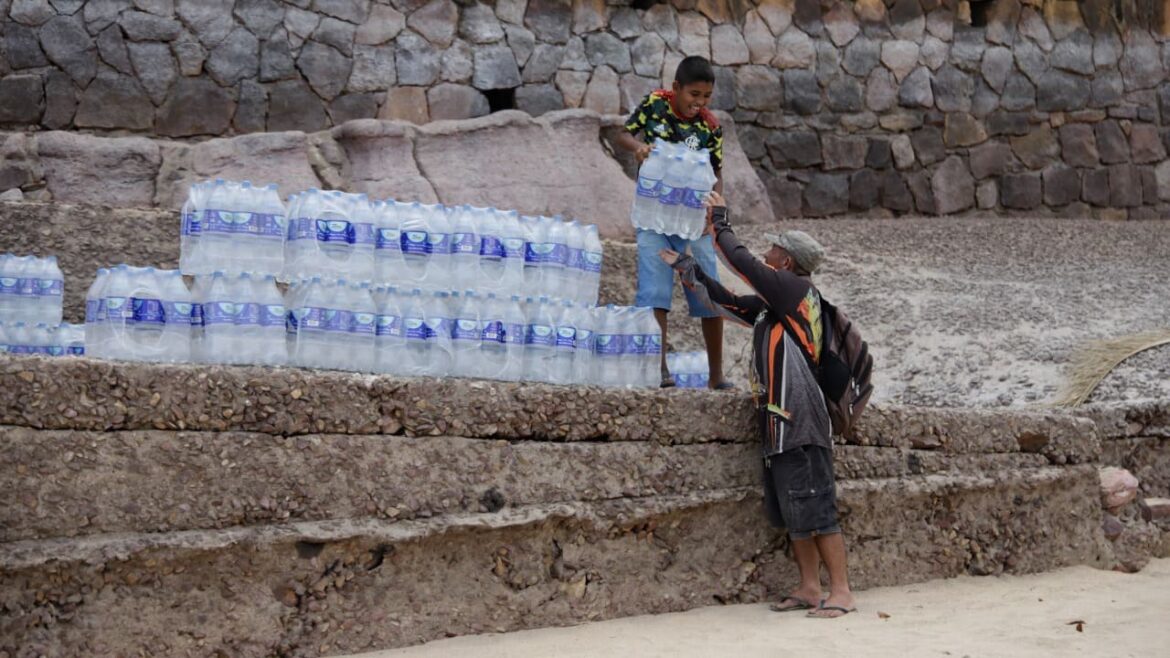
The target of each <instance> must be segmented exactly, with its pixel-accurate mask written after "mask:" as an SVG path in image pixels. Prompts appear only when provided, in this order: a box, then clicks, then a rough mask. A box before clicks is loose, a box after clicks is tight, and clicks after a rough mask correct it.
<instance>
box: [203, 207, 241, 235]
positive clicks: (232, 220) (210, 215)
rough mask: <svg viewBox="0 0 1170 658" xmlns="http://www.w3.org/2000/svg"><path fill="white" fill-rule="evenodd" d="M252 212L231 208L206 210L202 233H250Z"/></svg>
mask: <svg viewBox="0 0 1170 658" xmlns="http://www.w3.org/2000/svg"><path fill="white" fill-rule="evenodd" d="M251 226H252V213H250V212H233V211H231V210H212V209H208V210H204V211H203V221H202V222H200V227H199V230H200V232H202V233H226V234H236V233H250V232H251Z"/></svg>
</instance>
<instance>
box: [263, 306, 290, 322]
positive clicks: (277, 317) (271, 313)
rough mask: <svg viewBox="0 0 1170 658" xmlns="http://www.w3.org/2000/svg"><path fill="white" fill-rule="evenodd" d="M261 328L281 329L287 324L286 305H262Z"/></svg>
mask: <svg viewBox="0 0 1170 658" xmlns="http://www.w3.org/2000/svg"><path fill="white" fill-rule="evenodd" d="M259 307H260V319H259V324H260V326H261V327H279V326H280V325H282V324H284V323H285V312H284V304H260V305H259Z"/></svg>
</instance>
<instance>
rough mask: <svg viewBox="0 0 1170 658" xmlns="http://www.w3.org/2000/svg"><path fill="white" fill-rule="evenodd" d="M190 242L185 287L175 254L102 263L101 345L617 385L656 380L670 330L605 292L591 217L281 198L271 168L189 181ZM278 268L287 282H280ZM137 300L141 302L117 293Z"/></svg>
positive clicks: (185, 221) (90, 325)
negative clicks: (615, 303)
mask: <svg viewBox="0 0 1170 658" xmlns="http://www.w3.org/2000/svg"><path fill="white" fill-rule="evenodd" d="M286 217H287V219H286ZM181 254H182V256H181V259H180V268H181V270H182V272H183V273H184V274H190V275H194V280H195V284H194V287H193V290H192V291H191V292H187V291H186V288H185V287H182V289H180V286H178V285H176V282H177V283H179V284H181V282H182V281H181V277H180V275H179V274H178V272H170V271H161V270H153V269H150V268H131V267H128V266H119V267H116V268H113V269H112V270H102V271H100V272H99V274H98V278H97V279H96V280H95V282H94V285H93V286H92V287H91V289H90V293H89V295H87V333H92V334H93V335H94V337H93V339H92V341H91V342H92V343H93V344H94V348H95V349H94V351H93V353H94V354H95V355H97V356H108V357H113V358H127V359H140V360H168V361H186V360H196V361H200V362H206V363H240V364H244V363H254V364H269V365H281V364H288V365H296V366H302V367H312V368H331V369H344V370H354V371H377V372H386V373H395V374H403V375H432V376H445V375H454V376H469V377H488V378H496V379H505V380H527V381H546V382H555V383H590V384H600V385H616V386H651V385H654V384H655V383H657V380H658V360H659V357H660V355H661V349H662V347H661V336H660V334H659V330H658V326H657V323H656V322H655V321H654V319H653V316H652V314H651V313H650V312H649V310H648V309H634V308H624V307H622V308H616V307H604V308H600V309H598V308H596V307H595V306H594V305H595V304H596V300H597V291H598V286H599V284H600V275H601V263H602V247H601V240H600V238H599V236H598V233H597V227H596V226H592V225H590V226H585V225H581V224H579V223H577V222H564V221H562V220H560V219H559V218H548V217H521V216H520V215H519V214H518V213H516V212H515V211H500V210H496V209H494V208H475V207H471V206H459V207H446V206H442V205H426V204H420V203H399V202H396V201H392V200H387V201H378V202H372V203H371V202H370V201H369V200H368V199H367V198H366V196H365V195H355V194H347V193H343V192H336V191H319V190H315V189H311V190H308V191H306V192H304V193H301V194H297V195H293V196H291V197H290V198H289V206H288V210H287V213H286V211H285V208H284V206H283V204H281V203H280V199H279V197H278V196H277V195H276V191H275V188H274V187H272V186H269V187H263V188H260V187H253V186H251V185H249V184H247V183H240V184H236V183H230V182H225V181H214V182H208V183H200V184H197V185H194V186H192V188H191V191H190V195H189V197H188V200H187V203H186V204H185V206H184V208H183V213H182V232H181ZM278 279H279V280H282V281H288V282H290V285H289V288H288V292H287V294H286V295H285V296H283V297H282V295H281V293H280V291H279V289H278V288H277V285H276V281H277V280H278ZM125 304H129V305H130V307H132V308H142V309H144V310H143V312H142V313H139V314H136V313H134V312H123V313H116V312H113V311H111V307H117V308H122V307H123V305H125ZM147 309H149V310H147ZM139 316H141V317H142V318H145V320H140V319H139ZM156 319H161V321H160V322H156V321H155V320H156ZM140 325H141V326H140ZM184 336H186V339H185V343H186V345H187V347H185V348H184V347H182V345H181V344H182V343H184Z"/></svg>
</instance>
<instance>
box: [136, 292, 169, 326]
mask: <svg viewBox="0 0 1170 658" xmlns="http://www.w3.org/2000/svg"><path fill="white" fill-rule="evenodd" d="M130 309H131V311H130V313H131V315H130V319H131V321H133V322H134V324H141V325H158V326H162V325H164V324H166V321H167V316H166V313H165V312H164V311H163V303H162V302H161V301H159V300H157V299H149V298H142V297H131V298H130Z"/></svg>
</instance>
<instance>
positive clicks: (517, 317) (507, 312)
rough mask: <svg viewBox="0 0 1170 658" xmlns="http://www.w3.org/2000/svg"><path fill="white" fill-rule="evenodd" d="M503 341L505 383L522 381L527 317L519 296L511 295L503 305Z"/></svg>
mask: <svg viewBox="0 0 1170 658" xmlns="http://www.w3.org/2000/svg"><path fill="white" fill-rule="evenodd" d="M503 316H504V339H505V342H506V345H507V352H508V365H507V367H506V368H505V370H504V379H505V380H506V381H521V380H523V379H524V375H525V369H526V367H527V365H528V362H527V356H526V354H527V349H526V343H527V340H528V335H527V333H528V315H527V313H526V312H525V309H524V305H523V302H522V301H521V299H520V295H512V296H511V297H509V298H508V300H507V302H505V303H504V309H503Z"/></svg>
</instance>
